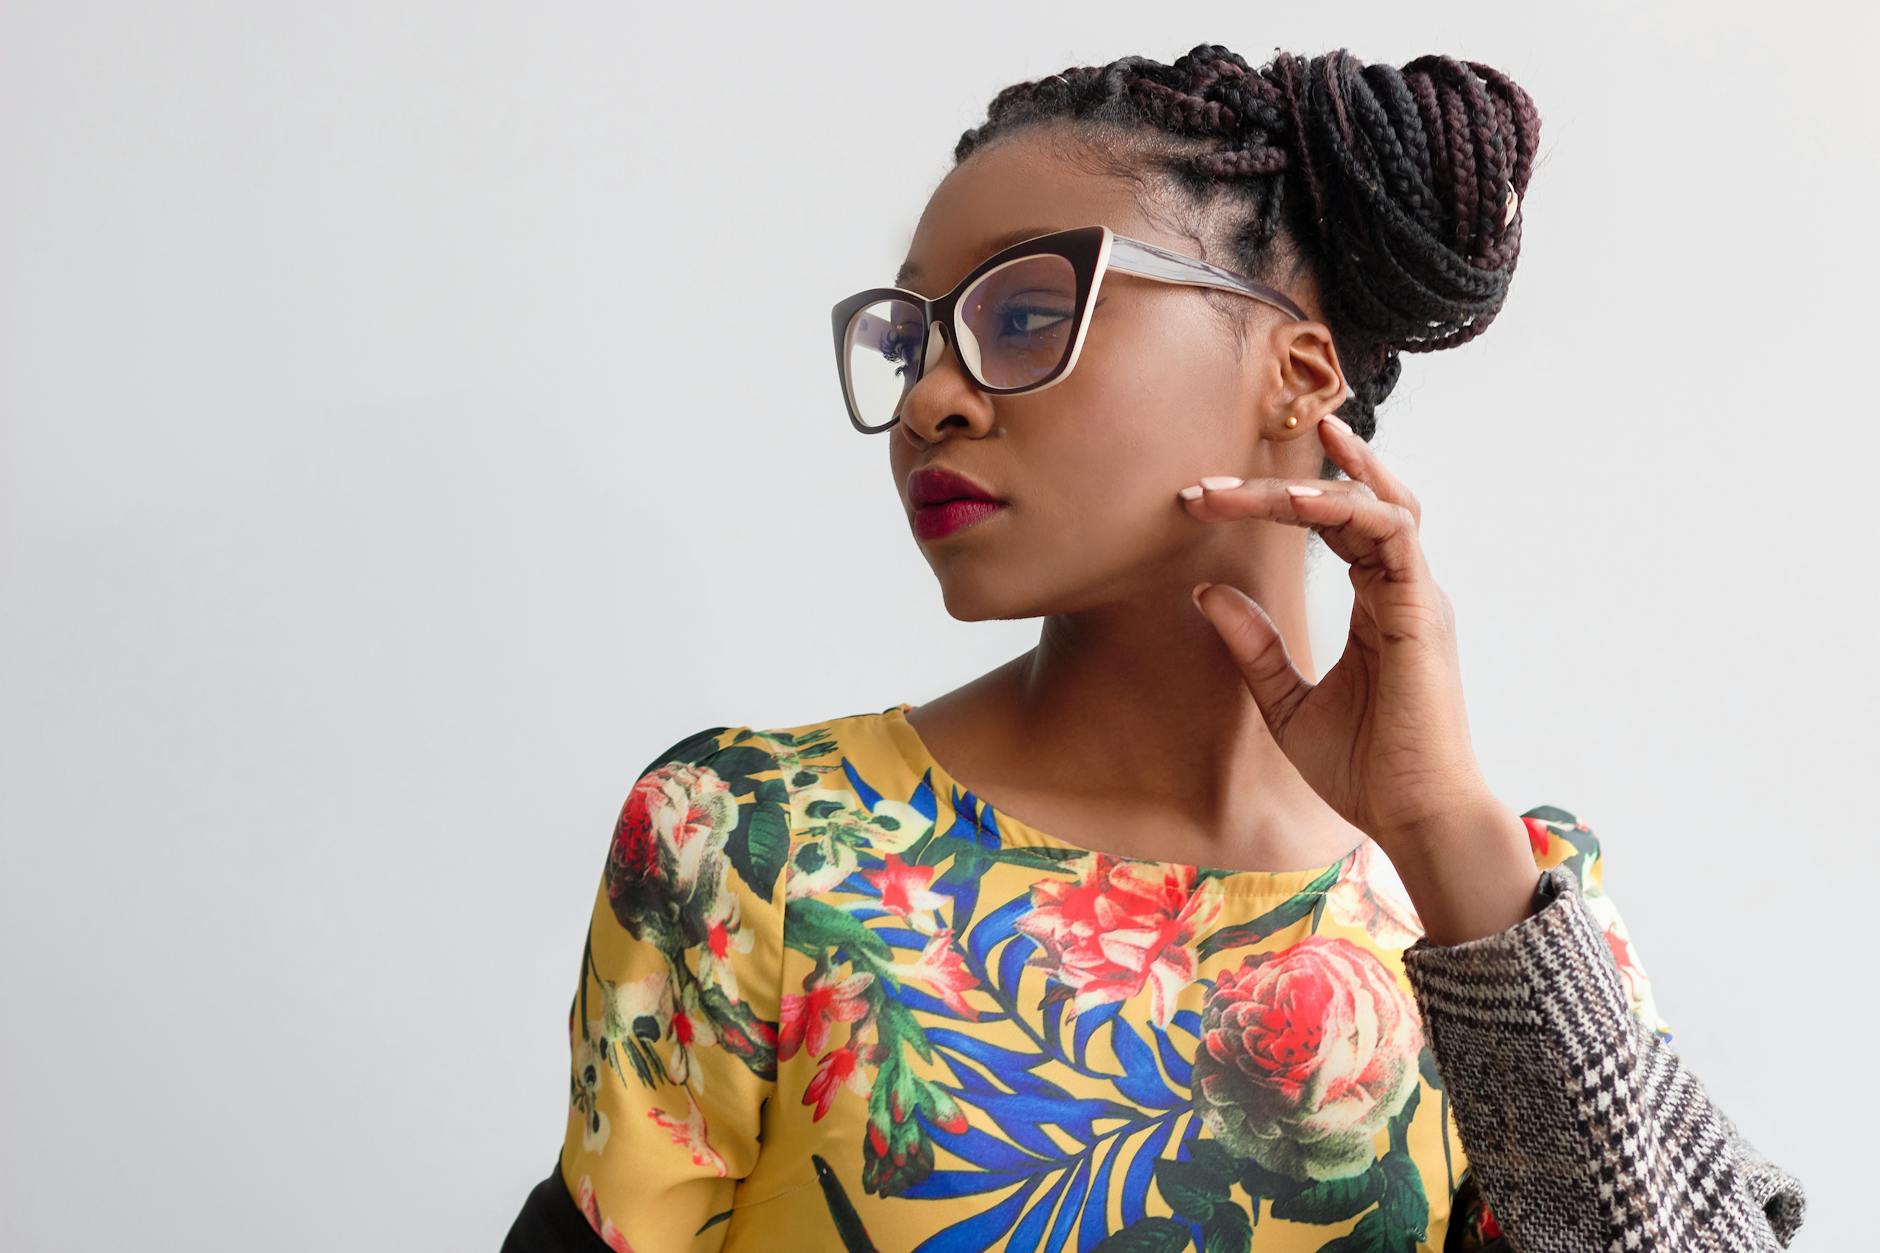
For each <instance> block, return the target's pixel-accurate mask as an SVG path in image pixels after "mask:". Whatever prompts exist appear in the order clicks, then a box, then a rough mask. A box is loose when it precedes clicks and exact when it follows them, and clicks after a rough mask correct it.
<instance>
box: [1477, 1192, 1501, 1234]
mask: <svg viewBox="0 0 1880 1253" xmlns="http://www.w3.org/2000/svg"><path fill="white" fill-rule="evenodd" d="M1481 1227H1482V1237H1483V1238H1484V1239H1487V1240H1493V1239H1494V1238H1495V1237H1496V1236H1499V1235H1500V1234H1501V1224H1500V1223H1498V1222H1496V1221H1495V1216H1494V1215H1493V1214H1491V1213H1489V1211H1488V1202H1487V1201H1483V1202H1482V1223H1481Z"/></svg>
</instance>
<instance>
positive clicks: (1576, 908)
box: [1404, 811, 1805, 1253]
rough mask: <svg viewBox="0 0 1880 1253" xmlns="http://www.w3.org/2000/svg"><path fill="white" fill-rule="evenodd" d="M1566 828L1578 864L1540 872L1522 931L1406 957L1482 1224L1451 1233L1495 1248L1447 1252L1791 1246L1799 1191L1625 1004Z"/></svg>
mask: <svg viewBox="0 0 1880 1253" xmlns="http://www.w3.org/2000/svg"><path fill="white" fill-rule="evenodd" d="M1547 812H1553V813H1557V814H1559V815H1562V816H1566V817H1568V818H1570V815H1565V813H1564V811H1547ZM1524 817H1526V815H1524ZM1529 825H1530V829H1531V830H1533V829H1535V825H1536V824H1534V823H1533V822H1530V824H1529ZM1571 830H1573V831H1577V832H1578V833H1580V834H1578V835H1577V838H1576V840H1575V843H1576V845H1577V846H1578V847H1579V848H1580V849H1581V852H1580V854H1579V855H1576V857H1575V858H1574V859H1573V862H1572V863H1571V864H1557V865H1553V866H1551V867H1549V868H1547V869H1545V870H1544V871H1543V872H1542V874H1541V877H1540V880H1539V883H1538V884H1537V886H1536V892H1535V908H1534V909H1533V911H1532V912H1531V913H1530V914H1529V916H1528V917H1526V918H1524V919H1523V920H1522V921H1520V922H1518V923H1516V924H1515V925H1514V926H1512V927H1510V928H1509V929H1508V930H1506V931H1503V932H1500V933H1498V934H1496V935H1491V936H1483V937H1481V938H1479V939H1475V940H1469V941H1465V942H1463V943H1460V944H1454V945H1431V944H1429V943H1427V941H1426V940H1425V939H1423V938H1419V939H1418V940H1417V941H1416V942H1415V943H1414V944H1412V945H1411V946H1410V947H1409V948H1408V949H1406V950H1405V952H1404V967H1405V973H1406V974H1407V976H1408V977H1409V979H1410V983H1411V989H1412V993H1413V995H1414V996H1415V997H1416V1000H1417V1004H1418V1007H1419V1009H1420V1011H1421V1014H1422V1018H1423V1025H1424V1030H1425V1032H1426V1034H1427V1035H1428V1036H1429V1038H1430V1041H1431V1049H1432V1051H1433V1052H1434V1054H1435V1058H1436V1066H1437V1072H1438V1074H1439V1075H1440V1076H1441V1078H1442V1080H1443V1083H1444V1087H1445V1090H1446V1091H1447V1092H1448V1094H1449V1098H1450V1102H1451V1107H1452V1109H1453V1110H1454V1112H1455V1117H1456V1124H1457V1130H1458V1132H1459V1134H1460V1135H1461V1138H1462V1143H1463V1147H1464V1150H1465V1152H1466V1154H1467V1156H1468V1159H1469V1162H1470V1173H1471V1174H1472V1175H1473V1176H1474V1179H1473V1184H1472V1187H1473V1189H1475V1190H1478V1193H1477V1194H1478V1195H1479V1198H1480V1200H1481V1201H1482V1202H1485V1203H1486V1206H1487V1210H1486V1215H1487V1217H1486V1221H1485V1222H1483V1221H1478V1222H1477V1223H1474V1224H1470V1223H1465V1222H1457V1223H1455V1224H1454V1226H1452V1233H1454V1234H1457V1235H1458V1236H1461V1235H1462V1233H1464V1232H1465V1231H1471V1232H1472V1233H1473V1235H1474V1237H1475V1238H1476V1239H1478V1240H1479V1238H1480V1237H1481V1236H1482V1235H1484V1234H1487V1235H1490V1236H1496V1237H1497V1239H1494V1240H1491V1241H1490V1242H1488V1243H1486V1244H1481V1243H1472V1244H1469V1245H1466V1246H1465V1245H1463V1244H1460V1243H1454V1242H1452V1244H1451V1246H1450V1247H1456V1248H1461V1247H1475V1248H1482V1249H1491V1250H1492V1249H1498V1248H1505V1249H1511V1250H1514V1251H1515V1253H1589V1251H1591V1250H1608V1249H1610V1250H1657V1251H1659V1253H1685V1251H1687V1250H1690V1251H1696V1250H1717V1251H1718V1253H1743V1251H1747V1250H1758V1251H1762V1250H1777V1249H1783V1248H1786V1247H1788V1245H1789V1243H1790V1241H1791V1240H1792V1239H1793V1238H1794V1236H1795V1233H1796V1231H1797V1229H1799V1228H1800V1226H1801V1224H1802V1212H1803V1207H1804V1200H1805V1198H1804V1194H1803V1189H1802V1184H1801V1181H1800V1180H1799V1179H1798V1178H1796V1177H1795V1176H1794V1175H1792V1174H1790V1173H1789V1172H1787V1171H1785V1170H1783V1169H1782V1168H1781V1167H1779V1166H1776V1165H1774V1164H1773V1163H1771V1162H1770V1161H1769V1160H1768V1159H1767V1158H1765V1157H1764V1156H1763V1155H1762V1154H1761V1153H1760V1152H1758V1151H1757V1149H1756V1148H1755V1146H1754V1145H1752V1144H1751V1143H1750V1142H1749V1140H1748V1139H1746V1138H1745V1137H1744V1135H1743V1133H1742V1132H1741V1131H1739V1130H1738V1128H1737V1127H1736V1125H1735V1123H1734V1122H1733V1121H1732V1120H1731V1119H1730V1117H1729V1116H1728V1115H1727V1114H1726V1113H1725V1112H1724V1111H1723V1110H1722V1109H1720V1108H1719V1107H1718V1106H1717V1105H1715V1104H1714V1103H1712V1101H1711V1100H1710V1098H1709V1096H1708V1094H1707V1093H1706V1091H1705V1088H1704V1085H1703V1084H1702V1082H1701V1081H1700V1080H1699V1079H1698V1077H1697V1076H1696V1075H1695V1074H1693V1073H1692V1072H1691V1071H1690V1070H1688V1069H1687V1068H1686V1067H1685V1066H1684V1064H1683V1062H1682V1061H1681V1059H1680V1058H1679V1056H1678V1054H1677V1052H1676V1051H1675V1050H1674V1049H1673V1048H1672V1047H1671V1045H1670V1043H1669V1037H1670V1033H1669V1031H1668V1030H1665V1029H1664V1028H1663V1026H1662V1023H1661V1022H1660V1021H1659V1020H1658V1019H1657V1017H1656V1011H1655V1009H1653V1008H1651V1006H1650V1002H1649V1000H1648V999H1647V1000H1644V1001H1641V999H1640V997H1639V995H1638V994H1637V993H1636V991H1632V992H1629V991H1628V987H1627V984H1626V982H1625V980H1624V979H1623V978H1622V977H1621V971H1620V968H1619V966H1618V965H1617V964H1616V963H1615V958H1614V948H1613V947H1612V945H1613V943H1614V937H1615V936H1621V937H1622V936H1623V929H1622V927H1621V928H1620V929H1618V930H1617V931H1615V930H1614V929H1613V928H1612V927H1611V926H1610V923H1611V921H1612V920H1613V916H1614V911H1613V910H1612V908H1611V906H1610V904H1609V903H1607V902H1606V901H1605V900H1604V899H1603V889H1602V888H1601V887H1600V886H1599V882H1598V878H1597V876H1594V877H1592V878H1591V879H1590V885H1589V881H1588V880H1587V879H1586V877H1585V876H1584V874H1583V870H1582V867H1583V866H1584V865H1585V864H1586V862H1587V861H1589V860H1592V859H1596V858H1597V856H1598V845H1597V842H1596V841H1594V840H1592V839H1591V837H1590V833H1589V832H1588V831H1587V828H1586V827H1585V826H1584V824H1578V823H1574V824H1573V825H1572V828H1571ZM1538 847H1539V846H1538V845H1537V848H1538ZM1602 918H1603V919H1605V920H1606V921H1605V923H1604V924H1602V921H1601V919H1602ZM1619 943H1620V944H1621V945H1624V941H1623V939H1620V940H1619ZM1621 951H1624V952H1627V953H1628V954H1629V946H1626V947H1623V948H1622V949H1621ZM1461 1200H1462V1198H1461V1196H1460V1194H1459V1196H1458V1203H1459V1204H1460V1202H1461ZM1460 1217H1461V1216H1460V1215H1458V1218H1460ZM1497 1229H1499V1230H1497Z"/></svg>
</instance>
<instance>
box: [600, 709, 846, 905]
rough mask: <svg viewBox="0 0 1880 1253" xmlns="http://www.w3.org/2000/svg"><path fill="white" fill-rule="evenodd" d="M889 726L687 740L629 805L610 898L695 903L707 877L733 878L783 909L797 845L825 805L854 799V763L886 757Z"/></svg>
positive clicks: (727, 728)
mask: <svg viewBox="0 0 1880 1253" xmlns="http://www.w3.org/2000/svg"><path fill="white" fill-rule="evenodd" d="M881 717H882V715H881V714H878V713H862V714H854V713H851V714H843V715H839V716H835V717H830V718H823V719H818V720H816V721H812V722H803V723H797V724H794V725H790V726H755V725H752V724H749V723H742V724H737V725H715V726H708V727H701V728H699V729H697V730H695V731H691V732H688V733H687V734H685V735H683V736H681V737H679V738H678V739H677V740H676V741H674V742H673V743H672V744H671V745H670V746H669V747H667V748H666V749H664V750H662V751H661V752H659V753H658V754H656V755H655V756H654V757H653V759H652V760H651V761H649V762H648V763H647V764H646V765H645V766H644V767H643V768H642V769H641V770H640V772H639V775H638V776H637V778H636V779H635V780H634V782H633V785H632V787H631V789H630V790H629V791H628V794H627V796H626V799H625V800H624V801H623V803H622V804H621V808H620V813H619V817H618V818H617V820H616V822H615V825H614V838H613V844H612V847H611V849H610V852H609V856H608V877H607V888H608V892H609V895H610V898H612V899H614V900H615V901H616V903H620V902H622V900H623V898H631V897H633V896H635V895H636V894H638V893H639V891H640V889H653V888H657V889H658V890H660V891H662V892H667V893H670V892H672V891H674V890H677V891H678V892H680V893H682V894H689V893H690V892H691V891H692V890H693V888H694V885H695V884H696V881H697V879H698V877H699V875H700V874H701V873H709V875H711V876H715V875H717V874H718V873H720V872H721V871H722V870H725V869H728V870H730V871H733V872H735V873H736V875H737V877H738V879H739V880H741V881H742V883H743V885H744V886H745V887H746V888H747V889H748V891H749V893H750V894H751V895H752V896H755V897H757V898H759V899H761V900H775V899H777V889H778V884H779V879H780V876H781V875H782V874H783V871H784V868H785V866H786V864H787V863H788V860H789V857H790V852H791V847H792V844H793V843H794V842H795V841H796V840H797V838H798V837H799V836H800V835H801V834H802V832H803V831H804V830H805V829H806V827H807V826H809V825H810V824H809V823H808V822H807V821H806V818H808V817H811V816H813V815H814V813H815V812H816V810H815V808H814V807H815V806H816V805H817V803H818V801H819V799H820V800H823V803H824V804H827V803H828V802H827V800H826V798H827V797H828V796H832V795H835V796H851V795H852V794H853V790H852V789H851V788H850V787H849V786H848V783H847V781H846V779H845V778H844V777H843V776H844V774H845V772H846V771H847V770H849V769H852V768H853V767H852V765H851V759H854V758H861V759H867V760H873V759H874V755H875V754H876V753H878V752H879V751H880V749H879V746H880V744H881V743H882V741H883V736H882V733H881V730H880V728H879V727H878V726H877V725H875V724H876V723H878V722H879V720H880V719H881ZM832 776H833V777H832ZM626 903H627V904H628V905H629V906H630V907H636V908H637V905H636V903H635V902H633V901H631V900H630V899H629V900H627V901H626Z"/></svg>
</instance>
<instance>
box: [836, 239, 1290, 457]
mask: <svg viewBox="0 0 1880 1253" xmlns="http://www.w3.org/2000/svg"><path fill="white" fill-rule="evenodd" d="M1034 255H1057V256H1061V257H1063V258H1065V260H1067V261H1068V262H1070V265H1071V268H1072V272H1073V274H1074V275H1075V281H1076V304H1075V308H1074V310H1073V312H1072V318H1073V322H1072V326H1071V330H1070V335H1069V339H1068V343H1069V347H1068V348H1067V350H1066V351H1065V353H1064V356H1063V358H1062V359H1061V360H1060V361H1059V362H1058V363H1057V365H1056V366H1055V367H1054V368H1053V369H1052V370H1051V371H1050V372H1049V373H1048V374H1046V375H1044V376H1043V377H1042V378H1038V379H1034V380H1031V381H1028V382H1025V383H1022V384H1019V385H1017V386H1013V387H995V386H993V385H992V384H990V383H988V382H987V381H986V380H985V379H983V378H981V377H980V374H979V371H978V370H976V369H974V368H973V367H972V365H971V364H970V363H969V362H968V361H967V360H966V359H965V357H964V356H963V355H961V360H960V364H961V366H962V367H964V368H965V370H966V372H967V374H968V376H969V377H970V378H972V380H973V382H974V383H975V384H976V385H977V386H978V387H979V388H980V389H981V390H982V391H985V392H987V393H988V394H990V395H1000V396H1005V395H1015V394H1017V393H1020V392H1032V391H1040V390H1042V389H1044V388H1047V387H1050V386H1052V385H1053V384H1055V383H1058V382H1060V381H1062V380H1063V379H1064V378H1065V377H1066V376H1067V375H1069V374H1070V372H1071V369H1072V368H1073V367H1074V366H1075V365H1076V363H1077V360H1078V358H1079V356H1080V355H1081V354H1082V352H1083V343H1084V335H1085V331H1086V330H1087V328H1088V325H1089V311H1090V308H1091V306H1092V305H1093V303H1094V298H1095V295H1096V293H1097V291H1098V289H1099V288H1100V286H1101V285H1102V280H1103V275H1104V274H1105V273H1106V272H1107V271H1109V270H1112V269H1113V270H1117V271H1120V272H1122V273H1126V274H1134V275H1138V276H1140V277H1143V278H1148V279H1153V280H1155V281H1157V282H1164V283H1175V284H1181V285H1185V286H1196V287H1209V288H1214V289H1216V290H1221V291H1229V292H1235V293H1237V294H1240V295H1243V296H1248V297H1251V298H1252V299H1255V300H1259V301H1261V302H1262V303H1265V304H1269V305H1272V306H1273V307H1275V308H1277V309H1280V310H1281V311H1282V312H1284V313H1286V314H1288V315H1289V316H1291V317H1292V318H1294V319H1295V320H1298V321H1305V320H1307V314H1306V312H1305V310H1304V309H1302V308H1300V307H1299V305H1298V304H1297V303H1295V302H1294V301H1293V299H1292V298H1291V297H1289V296H1287V295H1286V294H1285V293H1284V292H1282V291H1279V290H1278V289H1276V288H1274V287H1270V286H1268V285H1267V284H1265V283H1262V282H1260V281H1258V280H1257V279H1253V278H1249V277H1248V276H1246V275H1244V274H1238V273H1235V272H1234V271H1232V270H1227V269H1223V268H1222V267H1220V266H1217V265H1214V264H1212V263H1210V262H1207V261H1203V260H1201V259H1200V258H1199V257H1192V256H1189V255H1187V254H1185V253H1180V252H1176V251H1174V250H1172V249H1168V248H1164V247H1162V246H1161V245H1159V244H1152V243H1149V242H1148V241H1146V240H1140V239H1133V238H1131V237H1129V236H1127V235H1118V234H1116V233H1115V232H1114V231H1112V230H1111V229H1110V228H1109V227H1108V226H1103V225H1092V226H1078V227H1071V228H1069V229H1067V230H1060V231H1048V232H1046V233H1044V234H1042V235H1035V236H1033V237H1031V238H1030V239H1024V240H1020V241H1019V242H1017V243H1015V244H1010V245H1008V246H1006V247H1004V248H1001V249H999V250H998V251H997V252H994V253H993V254H992V255H991V256H989V257H986V258H985V259H984V260H982V261H980V262H979V264H977V265H975V266H974V267H973V268H972V269H971V270H970V271H968V272H967V273H966V275H965V276H964V277H962V278H961V279H960V281H959V282H957V283H955V284H954V285H953V287H952V289H951V290H949V291H947V292H946V293H945V294H943V295H940V296H936V297H932V298H929V297H927V296H923V295H921V294H920V293H919V292H916V291H910V290H908V289H907V288H905V287H870V288H867V289H865V290H863V291H859V292H856V293H855V294H854V295H851V296H847V297H845V298H843V299H842V300H839V301H837V302H836V303H835V305H834V306H833V307H832V308H831V310H830V322H831V326H832V329H833V331H834V334H835V351H836V369H837V374H838V378H839V380H840V383H841V387H842V398H843V404H844V406H845V407H846V408H847V410H848V415H849V423H850V425H851V426H853V427H854V428H855V429H856V430H858V431H860V432H862V433H863V434H865V435H875V434H880V433H881V432H883V431H886V430H889V429H891V428H892V427H893V426H894V425H895V424H896V423H897V422H899V421H900V420H901V415H900V414H899V413H898V412H897V413H896V414H895V415H894V417H892V418H890V419H888V421H886V422H884V423H882V424H880V425H878V426H870V425H868V424H867V423H865V422H863V421H862V419H861V418H860V416H859V415H858V414H857V413H856V408H855V400H854V396H853V394H852V388H851V383H850V372H849V356H848V352H847V349H848V332H849V326H850V324H851V322H852V321H853V320H854V318H855V315H856V314H857V313H859V312H860V311H861V310H863V309H865V308H867V307H868V306H869V305H871V304H875V303H877V302H879V301H883V300H899V301H903V302H905V303H907V304H911V305H914V306H916V307H917V308H919V309H920V311H921V337H922V340H921V345H920V347H921V351H920V352H919V354H918V355H917V357H916V360H915V367H914V373H913V375H912V377H911V378H909V379H908V380H907V383H906V385H905V387H906V389H907V390H911V389H912V388H913V387H914V385H915V384H916V383H918V382H919V381H920V380H921V378H923V377H924V376H925V374H926V367H927V356H928V353H929V352H930V351H931V349H932V347H933V340H932V339H931V338H930V336H931V333H932V329H933V326H934V324H935V323H936V322H938V323H939V324H940V326H941V328H942V329H943V330H944V331H945V333H946V338H947V340H948V341H949V342H952V343H954V344H955V345H956V355H958V353H957V341H958V336H959V331H958V327H957V325H956V323H955V321H954V315H955V312H956V310H957V309H958V306H959V301H960V298H961V297H962V296H963V295H965V293H966V292H967V291H968V290H969V289H970V288H971V287H972V286H973V285H974V284H975V283H976V282H978V281H979V279H981V278H982V277H984V276H985V275H986V274H987V273H989V272H990V271H992V270H995V269H998V268H999V267H1001V266H1003V265H1005V264H1006V263H1008V262H1011V261H1015V260H1018V259H1020V258H1022V257H1028V256H1034ZM904 394H905V393H904Z"/></svg>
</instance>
